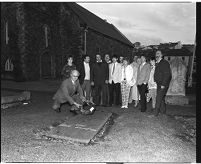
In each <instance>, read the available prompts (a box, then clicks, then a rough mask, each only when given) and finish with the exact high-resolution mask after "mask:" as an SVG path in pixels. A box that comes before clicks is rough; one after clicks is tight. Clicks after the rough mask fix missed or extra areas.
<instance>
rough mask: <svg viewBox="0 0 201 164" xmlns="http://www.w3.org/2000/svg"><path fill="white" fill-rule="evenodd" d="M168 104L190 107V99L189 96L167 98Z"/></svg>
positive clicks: (168, 96)
mask: <svg viewBox="0 0 201 164" xmlns="http://www.w3.org/2000/svg"><path fill="white" fill-rule="evenodd" d="M165 99H166V103H167V104H171V105H188V104H189V98H188V97H187V96H170V95H167V96H166V98H165Z"/></svg>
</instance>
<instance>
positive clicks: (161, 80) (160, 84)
mask: <svg viewBox="0 0 201 164" xmlns="http://www.w3.org/2000/svg"><path fill="white" fill-rule="evenodd" d="M155 57H156V68H155V73H154V81H155V82H156V84H157V96H156V108H155V114H154V115H155V116H158V115H159V113H160V110H161V112H162V113H163V114H165V113H166V104H165V96H166V93H167V90H168V87H169V84H170V81H171V78H172V74H171V69H170V64H169V63H168V61H166V60H165V59H163V54H162V52H161V50H157V51H156V55H155Z"/></svg>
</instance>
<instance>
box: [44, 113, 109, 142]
mask: <svg viewBox="0 0 201 164" xmlns="http://www.w3.org/2000/svg"><path fill="white" fill-rule="evenodd" d="M111 116H112V113H109V112H105V111H96V112H95V113H94V114H93V115H76V116H74V117H71V118H69V119H68V120H66V121H65V122H63V123H62V124H60V125H58V126H57V127H55V128H52V129H51V130H50V131H49V132H46V134H45V135H46V136H47V137H53V138H59V139H65V140H70V141H73V142H79V143H85V144H88V143H89V142H90V141H91V139H93V138H94V137H95V135H96V134H97V133H98V132H99V131H100V130H101V128H102V127H103V126H104V125H105V123H106V122H107V121H108V119H109V118H110V117H111Z"/></svg>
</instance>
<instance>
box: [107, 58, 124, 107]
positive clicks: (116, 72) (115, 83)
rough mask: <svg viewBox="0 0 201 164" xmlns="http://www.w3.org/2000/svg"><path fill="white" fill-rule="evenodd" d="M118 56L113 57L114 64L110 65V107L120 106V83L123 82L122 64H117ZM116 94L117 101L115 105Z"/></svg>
mask: <svg viewBox="0 0 201 164" xmlns="http://www.w3.org/2000/svg"><path fill="white" fill-rule="evenodd" d="M117 60H118V57H117V55H113V56H112V63H110V64H109V92H110V96H109V97H110V99H109V106H112V105H120V82H121V72H122V70H121V64H120V63H118V62H117ZM114 93H115V96H116V101H115V103H114Z"/></svg>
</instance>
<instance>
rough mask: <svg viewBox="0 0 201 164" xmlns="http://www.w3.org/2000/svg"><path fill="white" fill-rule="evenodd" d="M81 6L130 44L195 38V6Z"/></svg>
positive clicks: (152, 4)
mask: <svg viewBox="0 0 201 164" xmlns="http://www.w3.org/2000/svg"><path fill="white" fill-rule="evenodd" d="M83 6H84V7H85V8H86V9H88V10H90V11H91V12H93V13H95V14H97V15H98V16H99V17H101V18H102V19H107V21H108V22H109V23H112V24H113V25H114V26H116V27H117V28H118V29H119V30H120V31H121V32H122V33H123V34H124V35H125V36H127V37H128V39H129V40H130V41H131V42H135V41H141V42H142V43H143V44H147V43H150V44H155V43H157V42H160V41H161V42H163V41H167V42H173V41H181V42H182V43H193V41H194V38H195V32H196V3H84V5H83ZM190 41H191V42H190Z"/></svg>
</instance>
